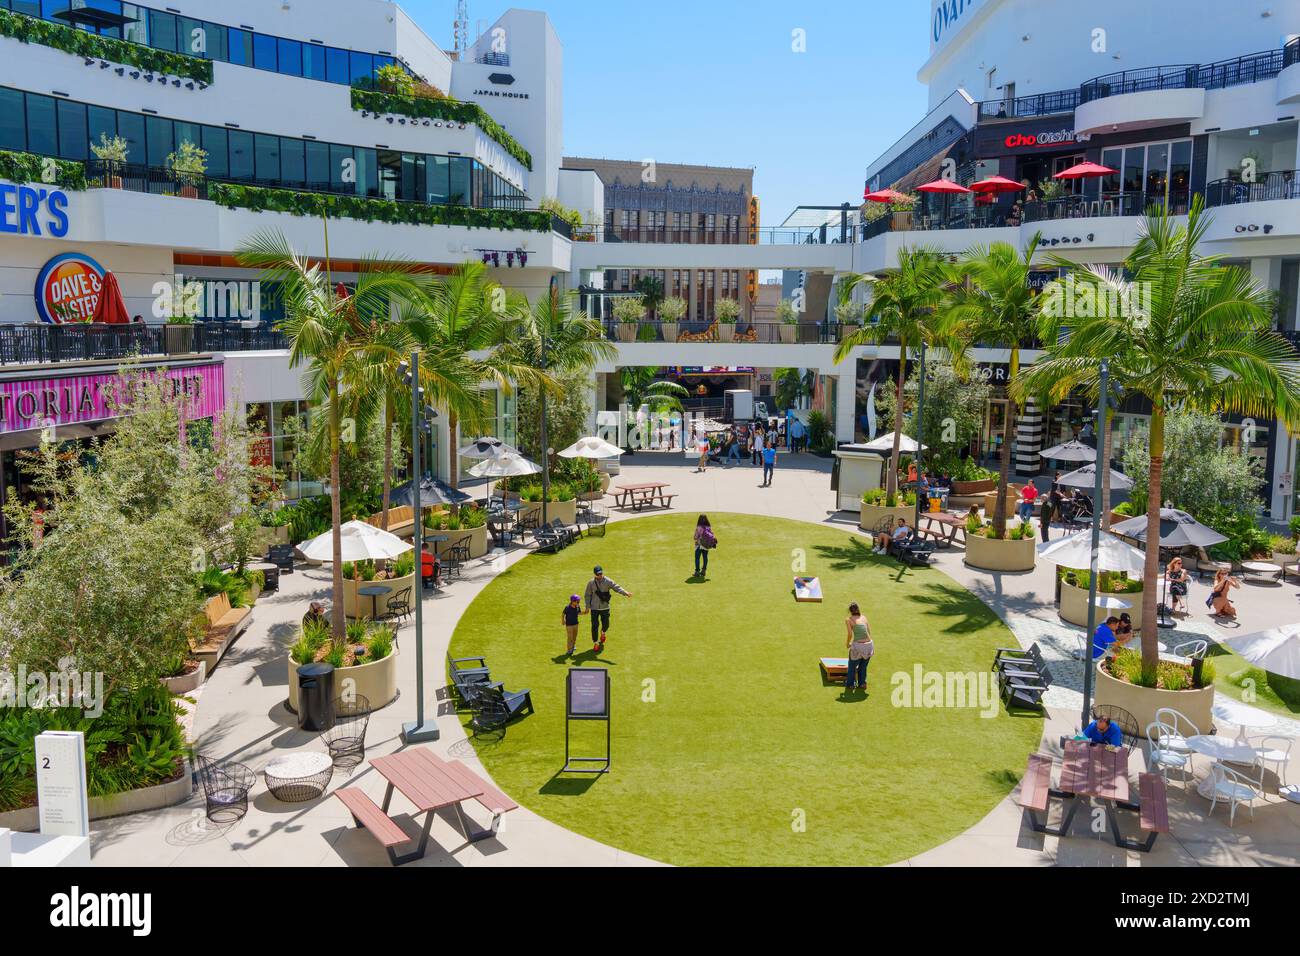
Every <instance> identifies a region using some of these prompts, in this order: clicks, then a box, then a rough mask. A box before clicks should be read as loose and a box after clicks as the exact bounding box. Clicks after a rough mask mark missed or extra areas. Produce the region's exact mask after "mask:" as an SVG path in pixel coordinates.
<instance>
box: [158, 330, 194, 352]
mask: <svg viewBox="0 0 1300 956" xmlns="http://www.w3.org/2000/svg"><path fill="white" fill-rule="evenodd" d="M163 350H164V351H165V352H166V353H167V354H168V355H189V354H190V353H191V352H193V351H194V326H192V325H180V324H174V325H166V326H164V327H163Z"/></svg>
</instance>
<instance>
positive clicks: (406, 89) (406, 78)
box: [375, 63, 415, 96]
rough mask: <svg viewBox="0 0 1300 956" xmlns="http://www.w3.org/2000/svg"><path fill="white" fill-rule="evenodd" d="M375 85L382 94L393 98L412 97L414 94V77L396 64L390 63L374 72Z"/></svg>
mask: <svg viewBox="0 0 1300 956" xmlns="http://www.w3.org/2000/svg"><path fill="white" fill-rule="evenodd" d="M375 85H376V86H377V87H379V89H380V90H381V91H382V92H384V93H390V94H392V95H393V96H413V95H414V94H415V77H413V76H411V74H409V73H407V72H406V71H405V70H404V69H402V68H401V67H400V66H398V65H397V64H396V63H390V64H388V65H387V66H381V67H380V68H379V69H377V70H375Z"/></svg>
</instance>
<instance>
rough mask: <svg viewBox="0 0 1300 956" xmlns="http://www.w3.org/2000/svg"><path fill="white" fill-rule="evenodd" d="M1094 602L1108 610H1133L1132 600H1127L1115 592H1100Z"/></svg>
mask: <svg viewBox="0 0 1300 956" xmlns="http://www.w3.org/2000/svg"><path fill="white" fill-rule="evenodd" d="M1094 603H1095V604H1096V605H1097V607H1099V608H1102V609H1103V610H1106V611H1131V610H1132V609H1133V602H1132V601H1125V600H1124V599H1123V598H1118V597H1115V595H1113V594H1099V595H1097V600H1096V601H1095V602H1094Z"/></svg>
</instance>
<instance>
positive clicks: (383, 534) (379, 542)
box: [298, 521, 414, 564]
mask: <svg viewBox="0 0 1300 956" xmlns="http://www.w3.org/2000/svg"><path fill="white" fill-rule="evenodd" d="M341 537H342V539H343V552H342V555H341V557H342V560H344V561H390V560H392V559H393V558H398V557H401V556H402V555H404V554H406V553H407V552H408V551H411V550H413V549H414V545H412V544H411V543H410V542H407V541H403V540H402V539H401V538H399V537H398V536H397V535H395V534H389V533H388V532H387V531H383V530H381V529H379V528H376V527H375V526H374V525H372V524H367V523H366V522H364V521H349V522H348V523H347V524H345V525H344V526H343V527H342V529H341ZM298 550H299V552H301V553H302V556H303V557H304V558H306V559H307V560H309V561H324V562H325V563H327V564H328V563H331V562H333V560H334V539H333V532H332V531H326V532H325V533H324V534H323V535H321V536H320V537H317V538H312V539H311V540H310V541H306V542H304V543H302V544H300V545H298Z"/></svg>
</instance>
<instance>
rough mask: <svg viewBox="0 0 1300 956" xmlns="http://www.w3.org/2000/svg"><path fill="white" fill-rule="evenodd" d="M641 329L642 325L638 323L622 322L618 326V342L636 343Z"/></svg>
mask: <svg viewBox="0 0 1300 956" xmlns="http://www.w3.org/2000/svg"><path fill="white" fill-rule="evenodd" d="M639 328H640V323H638V322H620V323H619V324H618V340H619V341H620V342H635V341H636V333H637V330H638V329H639Z"/></svg>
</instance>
